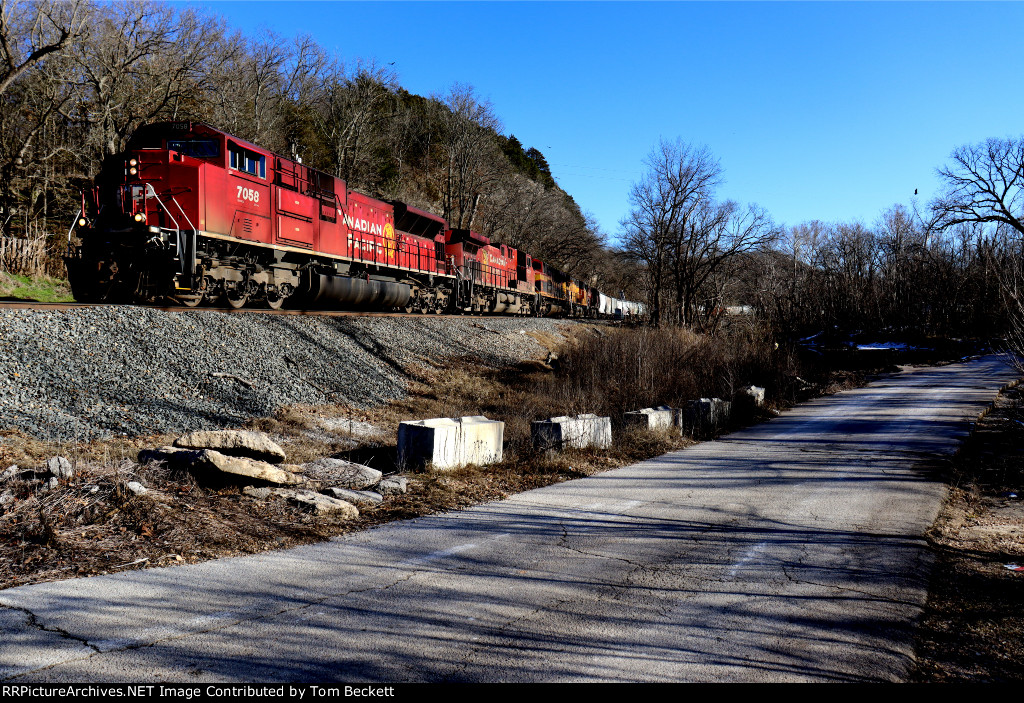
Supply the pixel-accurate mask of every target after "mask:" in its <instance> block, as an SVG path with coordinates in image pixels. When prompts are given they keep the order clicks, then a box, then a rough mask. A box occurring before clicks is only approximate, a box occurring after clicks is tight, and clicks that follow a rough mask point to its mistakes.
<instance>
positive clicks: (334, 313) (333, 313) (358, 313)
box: [0, 300, 462, 317]
mask: <svg viewBox="0 0 1024 703" xmlns="http://www.w3.org/2000/svg"><path fill="white" fill-rule="evenodd" d="M78 308H145V309H147V310H163V311H165V312H223V313H229V314H232V315H237V314H248V313H258V314H261V315H317V316H327V317H462V315H434V314H430V315H424V314H422V313H418V312H380V311H374V310H284V309H282V310H270V309H269V308H240V309H236V308H231V307H224V308H219V307H204V306H198V307H188V306H185V305H126V304H123V303H40V302H36V301H34V300H0V310H76V309H78Z"/></svg>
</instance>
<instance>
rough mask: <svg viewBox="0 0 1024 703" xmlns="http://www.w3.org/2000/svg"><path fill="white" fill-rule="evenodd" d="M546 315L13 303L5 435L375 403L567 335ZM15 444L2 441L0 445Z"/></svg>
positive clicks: (5, 330) (0, 385) (3, 354)
mask: <svg viewBox="0 0 1024 703" xmlns="http://www.w3.org/2000/svg"><path fill="white" fill-rule="evenodd" d="M563 324H565V323H564V322H560V321H557V320H549V319H535V318H481V317H475V318H451V317H444V318H439V317H422V318H404V317H402V318H398V317H379V318H378V317H358V318H341V317H325V316H270V315H259V314H231V315H229V314H223V313H217V312H210V311H193V312H165V311H160V310H151V309H146V308H137V307H116V308H91V309H75V310H67V311H60V312H38V311H31V310H5V311H0V431H2V430H9V429H15V430H20V431H22V432H25V433H27V434H29V435H31V436H34V437H37V438H39V439H46V440H59V441H70V440H78V441H81V440H90V439H98V438H102V437H106V436H111V435H121V434H124V435H140V434H150V433H167V432H179V431H191V430H199V429H211V428H216V427H230V426H236V425H239V424H241V423H244V422H245V421H246V420H248V419H250V418H253V417H265V416H269V415H272V414H273V413H274V412H275V411H276V410H277V409H278V408H280V407H281V406H284V405H289V404H294V403H306V404H314V405H315V404H324V403H336V404H341V405H350V406H353V407H357V408H365V407H372V406H375V405H379V404H382V403H387V402H389V401H391V400H395V399H398V398H402V397H404V396H405V394H406V389H407V382H408V373H407V371H406V369H407V368H408V367H409V366H411V365H415V364H417V363H434V364H444V363H446V362H452V361H455V360H457V359H461V358H466V357H470V358H473V359H475V360H478V361H480V362H482V363H484V364H487V365H492V366H496V367H497V366H508V365H514V364H516V363H519V362H521V361H523V360H527V359H533V358H537V357H542V356H543V355H544V354H545V353H546V351H547V350H545V349H543V348H542V347H541V345H540V344H539V343H538V342H537V341H536V340H535V339H534V338H533V337H531V336H530V334H528V333H529V332H542V333H546V334H548V335H558V334H559V327H560V325H563ZM0 441H2V440H0Z"/></svg>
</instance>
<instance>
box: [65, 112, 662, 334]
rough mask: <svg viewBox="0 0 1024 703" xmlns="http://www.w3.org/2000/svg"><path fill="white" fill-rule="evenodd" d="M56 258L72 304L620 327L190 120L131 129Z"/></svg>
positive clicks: (539, 280) (537, 279)
mask: <svg viewBox="0 0 1024 703" xmlns="http://www.w3.org/2000/svg"><path fill="white" fill-rule="evenodd" d="M77 240H78V241H77V242H75V244H74V245H73V246H70V247H69V250H68V255H67V257H66V259H65V261H66V263H67V267H68V277H69V280H70V282H71V286H72V291H73V294H74V296H75V298H76V299H77V300H80V301H111V302H153V301H157V300H161V299H166V298H171V299H173V300H176V301H177V302H179V303H181V304H183V305H188V306H195V305H199V304H200V303H202V302H204V301H209V302H214V301H224V302H226V304H227V305H229V306H231V307H234V308H241V307H243V306H245V305H250V304H261V305H266V306H268V307H270V308H275V309H276V308H280V307H281V306H282V305H284V303H285V302H286V301H287V302H289V304H290V305H295V306H297V307H319V308H323V307H326V308H365V309H377V310H390V309H399V310H405V311H408V312H420V313H442V312H474V313H505V314H518V315H567V316H599V315H607V316H616V315H629V314H637V313H641V312H642V306H639V304H630V303H627V302H626V301H621V300H616V299H612V298H607V297H606V296H604V295H603V294H601V293H600V292H599V291H597V290H596V289H593V288H588V287H587V286H585V285H584V284H582V283H581V282H579V281H576V280H573V279H572V278H570V277H569V276H566V275H565V274H563V273H562V272H560V271H558V270H557V269H555V268H553V267H549V266H548V265H547V264H545V263H543V262H541V261H539V260H537V259H534V258H533V257H532V256H531V255H530V254H528V253H526V252H523V251H519V250H517V249H515V248H514V247H510V246H506V245H504V244H498V243H494V242H492V241H491V240H490V239H489V238H488V237H486V236H484V235H482V234H480V233H478V232H473V231H471V230H464V229H450V228H449V226H448V223H447V222H446V221H445V220H444V219H443V218H441V217H438V216H437V215H433V214H431V213H429V212H425V211H423V210H420V209H417V208H414V207H411V206H409V205H407V204H405V203H401V202H397V201H382V200H378V199H375V198H371V197H369V196H367V195H365V194H362V193H359V192H356V191H354V190H349V189H348V188H347V187H346V183H345V182H344V181H343V180H341V179H338V178H335V177H334V176H331V175H328V174H325V173H322V172H320V171H317V170H315V169H312V168H309V167H307V166H305V165H304V164H302V162H301V160H299V159H297V158H291V159H289V158H285V157H283V156H280V155H278V154H275V153H273V152H270V151H267V150H266V149H263V148H261V147H259V146H257V145H255V144H251V143H249V142H246V141H244V140H242V139H238V138H236V137H233V136H231V135H229V134H227V133H225V132H223V131H221V130H218V129H214V128H213V127H210V126H209V125H206V124H202V123H196V122H162V123H156V124H151V125H146V126H143V127H140V128H139V129H138V130H137V131H136V132H135V134H134V135H133V136H132V137H131V139H130V140H129V142H128V145H127V148H126V151H125V152H124V153H123V154H119V155H117V156H114V157H111V158H109V159H107V160H106V162H105V163H104V164H103V168H102V169H101V171H100V174H99V175H98V176H97V178H96V181H95V185H93V186H92V187H91V188H89V189H88V190H86V191H85V192H83V195H82V208H81V213H80V219H79V220H78V227H77Z"/></svg>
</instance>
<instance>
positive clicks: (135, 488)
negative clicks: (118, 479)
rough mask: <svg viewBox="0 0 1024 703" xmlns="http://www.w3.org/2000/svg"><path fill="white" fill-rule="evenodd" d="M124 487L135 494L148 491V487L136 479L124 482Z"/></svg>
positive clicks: (138, 494)
mask: <svg viewBox="0 0 1024 703" xmlns="http://www.w3.org/2000/svg"><path fill="white" fill-rule="evenodd" d="M124 487H125V488H127V489H128V490H129V491H131V492H132V493H133V494H135V495H137V496H141V495H145V494H146V493H149V489H148V488H146V487H145V486H143V485H142V484H141V483H139V482H138V481H129V482H128V483H126V484H124Z"/></svg>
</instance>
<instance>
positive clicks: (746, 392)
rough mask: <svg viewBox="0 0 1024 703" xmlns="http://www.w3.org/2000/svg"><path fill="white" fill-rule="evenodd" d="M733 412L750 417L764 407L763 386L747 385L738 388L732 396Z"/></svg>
mask: <svg viewBox="0 0 1024 703" xmlns="http://www.w3.org/2000/svg"><path fill="white" fill-rule="evenodd" d="M733 402H734V407H733V412H735V413H737V414H738V415H740V416H741V417H744V418H751V417H753V416H754V414H755V413H756V412H757V411H758V410H759V409H760V408H763V407H764V388H761V387H760V386H747V387H746V388H742V389H740V390H739V391H738V392H737V393H736V396H735V398H733Z"/></svg>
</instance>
